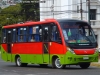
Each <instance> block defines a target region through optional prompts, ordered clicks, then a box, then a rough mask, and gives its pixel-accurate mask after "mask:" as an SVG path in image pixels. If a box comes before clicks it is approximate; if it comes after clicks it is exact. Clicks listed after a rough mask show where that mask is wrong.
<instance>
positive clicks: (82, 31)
mask: <svg viewBox="0 0 100 75" xmlns="http://www.w3.org/2000/svg"><path fill="white" fill-rule="evenodd" d="M60 25H61V27H62V31H63V35H64V38H65V41H66V42H67V43H73V44H74V43H75V44H76V43H95V42H96V39H95V35H94V33H93V31H92V29H91V28H90V26H89V25H88V24H87V23H86V22H63V23H60Z"/></svg>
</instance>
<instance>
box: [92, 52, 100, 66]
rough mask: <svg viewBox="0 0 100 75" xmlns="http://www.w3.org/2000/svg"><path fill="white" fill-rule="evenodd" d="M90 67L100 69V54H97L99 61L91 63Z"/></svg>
mask: <svg viewBox="0 0 100 75" xmlns="http://www.w3.org/2000/svg"><path fill="white" fill-rule="evenodd" d="M91 66H96V67H100V54H99V61H98V62H93V63H91Z"/></svg>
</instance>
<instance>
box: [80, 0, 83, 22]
mask: <svg viewBox="0 0 100 75" xmlns="http://www.w3.org/2000/svg"><path fill="white" fill-rule="evenodd" d="M80 13H81V20H82V19H83V9H82V0H80Z"/></svg>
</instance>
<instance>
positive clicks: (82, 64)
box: [80, 63, 90, 69]
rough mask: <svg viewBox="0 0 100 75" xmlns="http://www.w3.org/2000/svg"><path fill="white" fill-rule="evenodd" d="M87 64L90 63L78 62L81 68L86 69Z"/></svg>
mask: <svg viewBox="0 0 100 75" xmlns="http://www.w3.org/2000/svg"><path fill="white" fill-rule="evenodd" d="M89 66H90V63H81V64H80V67H81V68H82V69H87V68H88V67H89Z"/></svg>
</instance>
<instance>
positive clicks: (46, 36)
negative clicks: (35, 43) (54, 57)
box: [42, 25, 50, 64]
mask: <svg viewBox="0 0 100 75" xmlns="http://www.w3.org/2000/svg"><path fill="white" fill-rule="evenodd" d="M42 34H43V63H47V64H48V63H50V54H49V42H48V41H49V26H45V25H44V26H43V32H42Z"/></svg>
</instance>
